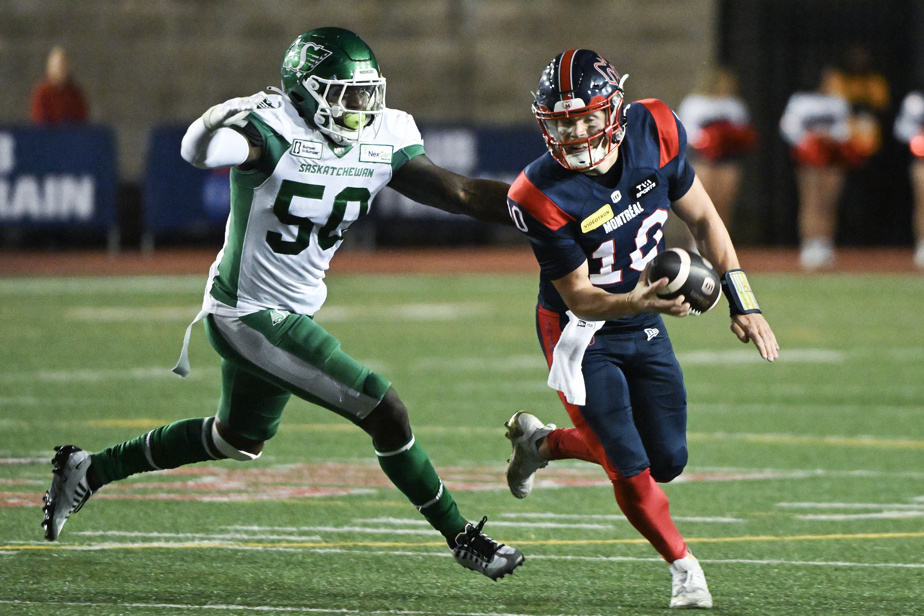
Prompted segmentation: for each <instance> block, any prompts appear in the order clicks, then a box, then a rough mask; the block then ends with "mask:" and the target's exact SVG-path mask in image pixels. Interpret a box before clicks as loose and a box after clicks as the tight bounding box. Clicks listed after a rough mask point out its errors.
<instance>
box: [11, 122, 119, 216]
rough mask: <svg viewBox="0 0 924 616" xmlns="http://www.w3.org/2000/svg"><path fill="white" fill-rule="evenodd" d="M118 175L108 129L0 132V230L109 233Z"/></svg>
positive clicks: (57, 128) (77, 128)
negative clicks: (73, 229)
mask: <svg viewBox="0 0 924 616" xmlns="http://www.w3.org/2000/svg"><path fill="white" fill-rule="evenodd" d="M118 176H119V173H118V166H117V163H116V152H115V142H114V137H113V133H112V130H111V129H110V128H109V127H105V126H79V127H49V128H45V127H0V227H25V228H29V227H62V228H63V227H81V228H93V229H101V230H111V229H112V228H114V226H115V225H116V220H117V218H116V187H117V182H118Z"/></svg>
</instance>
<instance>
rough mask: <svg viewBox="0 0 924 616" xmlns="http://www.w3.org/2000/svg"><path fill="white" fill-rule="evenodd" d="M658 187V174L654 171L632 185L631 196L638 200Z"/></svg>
mask: <svg viewBox="0 0 924 616" xmlns="http://www.w3.org/2000/svg"><path fill="white" fill-rule="evenodd" d="M657 187H658V176H656V175H655V174H654V173H652V174H651V175H649V176H648V177H647V178H645V179H644V180H642V181H641V182H639V183H638V184H636V185H635V186H633V187H632V198H633V199H635V200H636V201H638V200H639V199H641V198H642V197H644V196H645V195H647V194H648V193H650V192H651V191H653V190H654V189H655V188H657Z"/></svg>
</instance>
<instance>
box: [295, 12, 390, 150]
mask: <svg viewBox="0 0 924 616" xmlns="http://www.w3.org/2000/svg"><path fill="white" fill-rule="evenodd" d="M280 72H281V74H282V91H283V92H285V93H286V95H287V96H288V97H289V100H290V101H292V104H293V105H295V108H296V109H297V110H298V113H299V114H300V115H301V116H302V118H304V119H305V121H307V122H309V123H310V124H313V125H315V126H316V127H317V128H318V130H320V131H321V132H322V133H324V134H325V135H327V137H328V138H329V139H331V140H332V141H334V142H335V143H337V144H340V145H347V144H351V143H357V142H359V141H360V140H362V139H364V138H369V137H371V136H375V133H376V132H377V131H378V127H379V125H380V123H381V118H382V113H383V112H384V111H385V78H384V77H382V75H381V73H380V72H379V63H378V62H377V61H376V59H375V54H373V53H372V49H370V48H369V46H368V45H366V43H365V42H363V40H362V39H361V38H359V37H358V36H356V35H355V34H354V33H352V32H350V31H349V30H344V29H343V28H318V29H316V30H311V31H309V32H305V33H304V34H302V35H301V36H299V37H298V38H297V39H295V41H293V42H292V44H291V45H289V49H288V50H287V51H286V55H285V59H284V60H283V61H282V68H281V70H280Z"/></svg>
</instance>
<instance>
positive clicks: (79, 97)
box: [30, 45, 89, 124]
mask: <svg viewBox="0 0 924 616" xmlns="http://www.w3.org/2000/svg"><path fill="white" fill-rule="evenodd" d="M88 116H89V114H88V111H87V100H86V97H85V96H84V94H83V90H82V89H81V88H80V86H79V85H78V84H77V82H76V81H75V80H74V78H73V77H72V76H71V74H70V68H69V66H68V60H67V52H66V51H65V50H64V48H63V47H61V46H60V45H57V46H55V47H53V48H52V49H51V52H50V53H49V54H48V62H47V64H46V68H45V76H44V77H43V78H42V80H41V81H40V82H39V83H38V85H36V87H35V90H34V91H33V93H32V104H31V110H30V117H31V119H32V122H33V123H35V124H80V123H83V122H86V121H87V119H88Z"/></svg>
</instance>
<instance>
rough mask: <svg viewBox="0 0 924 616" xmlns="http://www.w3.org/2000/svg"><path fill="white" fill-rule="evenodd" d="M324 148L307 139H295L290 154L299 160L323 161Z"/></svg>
mask: <svg viewBox="0 0 924 616" xmlns="http://www.w3.org/2000/svg"><path fill="white" fill-rule="evenodd" d="M323 147H324V146H323V145H322V144H320V143H318V142H317V141H308V140H306V139H295V140H294V141H293V142H292V147H291V148H290V149H289V153H291V154H292V156H298V157H299V158H310V159H313V160H321V150H322V148H323Z"/></svg>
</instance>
